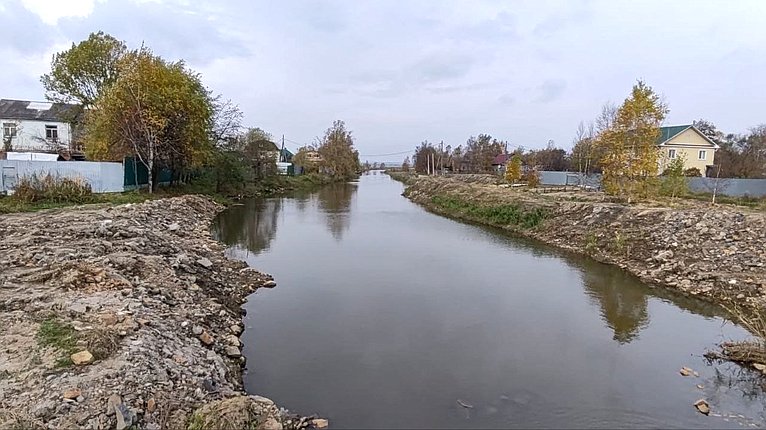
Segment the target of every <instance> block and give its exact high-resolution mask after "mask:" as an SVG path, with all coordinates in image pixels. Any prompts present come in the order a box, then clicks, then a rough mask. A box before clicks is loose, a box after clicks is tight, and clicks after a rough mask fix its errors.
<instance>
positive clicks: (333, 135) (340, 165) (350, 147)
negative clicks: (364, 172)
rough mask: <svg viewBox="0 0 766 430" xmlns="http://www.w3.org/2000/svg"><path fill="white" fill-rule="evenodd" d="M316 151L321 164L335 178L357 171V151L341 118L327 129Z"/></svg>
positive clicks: (344, 176)
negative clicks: (320, 158)
mask: <svg viewBox="0 0 766 430" xmlns="http://www.w3.org/2000/svg"><path fill="white" fill-rule="evenodd" d="M317 152H319V155H320V156H321V157H322V160H321V161H320V164H321V166H322V167H323V168H324V169H325V171H326V172H327V173H328V174H330V175H331V176H333V177H335V178H338V179H341V178H352V177H354V176H356V174H357V173H358V172H359V166H360V164H359V152H358V151H356V149H354V138H353V137H352V135H351V131H349V130H347V129H346V124H345V123H344V122H343V121H341V120H337V121H335V122H333V124H332V127H330V128H328V129H327V131H326V132H325V135H324V137H323V138H322V140H321V141H320V145H319V148H318V149H317Z"/></svg>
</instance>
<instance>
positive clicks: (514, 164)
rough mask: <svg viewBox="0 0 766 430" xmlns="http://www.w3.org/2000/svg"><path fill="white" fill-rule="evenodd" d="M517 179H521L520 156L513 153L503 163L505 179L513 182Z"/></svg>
mask: <svg viewBox="0 0 766 430" xmlns="http://www.w3.org/2000/svg"><path fill="white" fill-rule="evenodd" d="M519 179H521V157H519V154H513V157H511V159H510V160H508V162H507V163H505V180H506V181H508V182H509V183H511V184H515V183H516V181H518V180H519Z"/></svg>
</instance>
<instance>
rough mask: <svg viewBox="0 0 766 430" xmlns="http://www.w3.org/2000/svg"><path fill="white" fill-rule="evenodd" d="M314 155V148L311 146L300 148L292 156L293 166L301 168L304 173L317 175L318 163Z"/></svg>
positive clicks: (315, 152)
mask: <svg viewBox="0 0 766 430" xmlns="http://www.w3.org/2000/svg"><path fill="white" fill-rule="evenodd" d="M316 154H317V151H316V148H315V147H313V146H311V145H307V146H302V147H300V148H298V152H296V153H295V155H294V156H293V164H295V165H296V166H301V167H302V168H303V172H304V173H317V172H319V161H318V160H317V158H316Z"/></svg>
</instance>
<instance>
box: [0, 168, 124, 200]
mask: <svg viewBox="0 0 766 430" xmlns="http://www.w3.org/2000/svg"><path fill="white" fill-rule="evenodd" d="M0 171H1V172H2V174H1V175H0V192H7V191H9V190H12V189H13V188H14V187H15V186H16V183H17V182H18V180H19V178H23V177H28V176H32V175H33V174H34V175H37V176H46V175H48V174H50V175H51V176H54V177H59V178H71V179H75V178H79V179H83V180H85V181H86V182H88V183H89V184H90V186H91V188H92V189H93V192H94V193H115V192H122V191H124V182H125V167H124V166H123V165H122V163H104V162H94V161H16V160H0Z"/></svg>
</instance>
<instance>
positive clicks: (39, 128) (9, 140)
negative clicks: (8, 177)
mask: <svg viewBox="0 0 766 430" xmlns="http://www.w3.org/2000/svg"><path fill="white" fill-rule="evenodd" d="M79 111H80V107H79V106H78V105H72V104H65V103H51V102H33V101H26V100H7V99H0V123H1V124H2V126H3V130H2V143H3V145H2V147H0V152H11V151H13V152H47V153H61V152H62V151H66V152H67V153H68V152H70V151H74V150H75V149H77V148H73V147H72V126H71V124H72V123H73V122H74V121H75V120H76V119H77V118H76V115H77V113H78V112H79Z"/></svg>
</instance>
